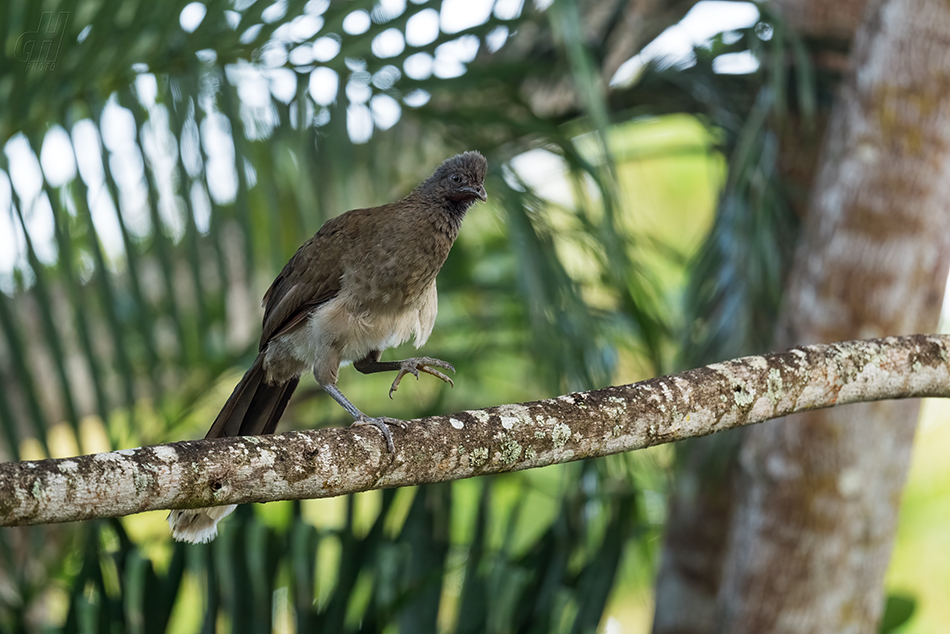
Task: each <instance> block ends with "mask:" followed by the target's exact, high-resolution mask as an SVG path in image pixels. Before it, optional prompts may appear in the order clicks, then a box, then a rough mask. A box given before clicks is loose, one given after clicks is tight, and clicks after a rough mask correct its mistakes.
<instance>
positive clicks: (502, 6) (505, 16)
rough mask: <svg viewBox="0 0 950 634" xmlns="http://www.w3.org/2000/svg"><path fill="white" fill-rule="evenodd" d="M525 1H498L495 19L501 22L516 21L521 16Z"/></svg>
mask: <svg viewBox="0 0 950 634" xmlns="http://www.w3.org/2000/svg"><path fill="white" fill-rule="evenodd" d="M522 8H524V0H498V1H497V2H495V17H496V18H498V19H499V20H514V19H515V18H517V17H518V16H520V15H521V9H522Z"/></svg>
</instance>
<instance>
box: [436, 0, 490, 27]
mask: <svg viewBox="0 0 950 634" xmlns="http://www.w3.org/2000/svg"><path fill="white" fill-rule="evenodd" d="M493 4H494V3H493V2H492V0H446V1H445V2H443V3H442V15H441V26H442V31H443V32H444V33H449V34H451V33H458V32H459V31H464V30H465V29H470V28H472V27H473V26H478V25H479V24H484V23H485V22H487V21H488V18H489V17H491V11H492V5H493Z"/></svg>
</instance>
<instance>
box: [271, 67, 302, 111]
mask: <svg viewBox="0 0 950 634" xmlns="http://www.w3.org/2000/svg"><path fill="white" fill-rule="evenodd" d="M267 77H268V84H269V87H270V93H271V94H272V95H273V96H274V99H277V100H278V101H282V102H284V103H290V102H291V100H293V98H294V97H295V96H296V95H297V75H296V74H295V73H294V71H292V70H290V69H289V68H272V69H270V71H268V73H267Z"/></svg>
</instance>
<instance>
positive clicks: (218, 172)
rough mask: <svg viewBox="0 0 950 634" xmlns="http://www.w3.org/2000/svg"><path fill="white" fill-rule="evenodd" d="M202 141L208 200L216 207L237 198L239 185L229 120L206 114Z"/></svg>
mask: <svg viewBox="0 0 950 634" xmlns="http://www.w3.org/2000/svg"><path fill="white" fill-rule="evenodd" d="M201 142H202V146H203V147H204V148H205V153H206V154H207V155H208V164H207V165H206V167H205V171H206V174H207V179H208V190H209V191H210V193H211V198H212V199H214V201H215V202H216V203H218V204H219V205H223V204H227V203H230V202H232V201H233V200H234V199H235V198H236V197H237V186H238V182H237V170H236V169H235V167H234V165H235V153H234V141H233V139H232V138H231V123H230V121H228V118H227V117H226V116H224V115H223V114H221V113H220V112H211V113H209V114H208V116H207V117H206V118H205V120H204V121H202V122H201Z"/></svg>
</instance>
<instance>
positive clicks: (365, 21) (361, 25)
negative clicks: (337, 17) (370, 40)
mask: <svg viewBox="0 0 950 634" xmlns="http://www.w3.org/2000/svg"><path fill="white" fill-rule="evenodd" d="M370 24H371V22H370V19H369V14H368V13H367V12H366V11H363V10H362V9H357V10H356V11H354V12H353V13H351V14H349V15H348V16H346V17H345V18H343V30H344V31H346V32H347V33H349V34H350V35H362V34H363V33H366V32H367V31H368V30H369V27H370Z"/></svg>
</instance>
